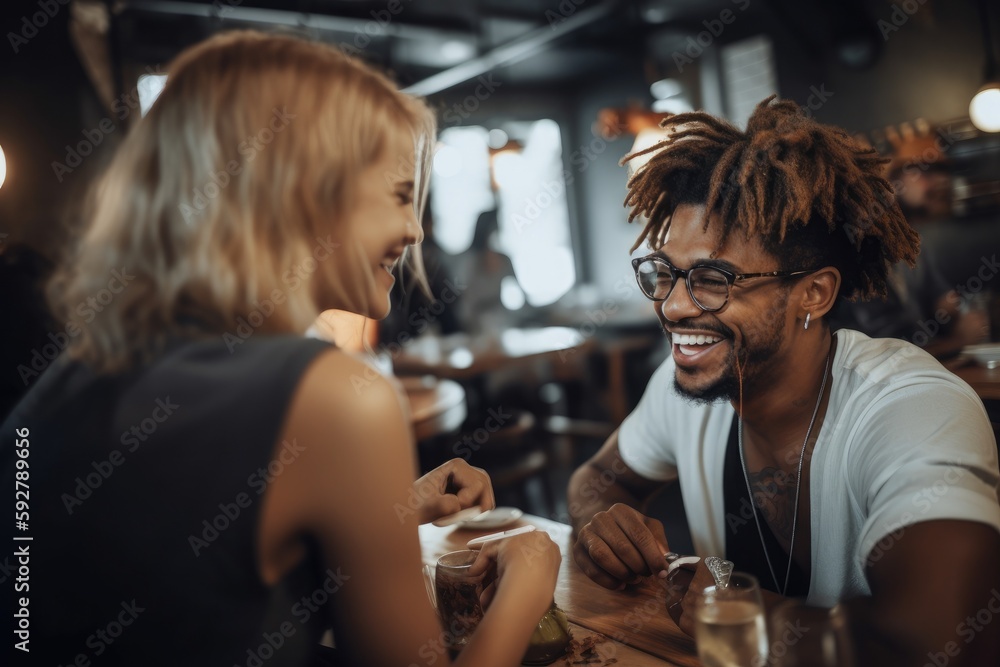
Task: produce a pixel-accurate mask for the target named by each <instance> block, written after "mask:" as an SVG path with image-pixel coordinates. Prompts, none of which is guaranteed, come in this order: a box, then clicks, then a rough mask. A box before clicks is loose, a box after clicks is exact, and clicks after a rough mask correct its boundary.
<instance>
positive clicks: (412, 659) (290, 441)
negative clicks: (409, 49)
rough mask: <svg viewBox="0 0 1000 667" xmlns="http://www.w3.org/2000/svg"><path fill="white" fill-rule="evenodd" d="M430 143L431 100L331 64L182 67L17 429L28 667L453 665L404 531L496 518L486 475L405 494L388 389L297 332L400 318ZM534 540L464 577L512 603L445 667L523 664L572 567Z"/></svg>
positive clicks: (81, 252) (109, 186) (191, 62)
mask: <svg viewBox="0 0 1000 667" xmlns="http://www.w3.org/2000/svg"><path fill="white" fill-rule="evenodd" d="M433 142H434V122H433V118H432V116H431V114H430V112H429V111H428V109H427V107H426V106H425V105H424V104H423V103H422V102H419V101H417V100H414V99H412V98H409V97H407V96H405V95H402V94H401V93H399V92H398V91H397V90H396V89H395V88H394V87H393V86H392V85H391V84H390V83H389V82H388V80H387V79H385V78H384V77H382V76H380V75H378V74H376V73H374V72H372V71H371V70H370V69H368V68H367V67H365V66H364V65H362V64H360V63H358V62H356V61H353V60H351V59H348V58H346V57H345V56H343V55H342V54H340V53H339V52H337V51H335V50H333V49H331V48H329V47H325V46H322V45H318V44H310V43H306V42H302V41H298V40H295V39H292V38H289V37H276V36H265V35H261V34H255V33H230V34H227V35H224V36H220V37H216V38H213V39H210V40H209V41H207V42H205V43H203V44H200V45H197V46H195V47H193V48H191V49H189V50H187V51H186V52H184V53H183V54H181V55H180V56H179V57H178V59H177V61H176V62H175V63H174V65H173V67H172V68H171V70H170V76H169V79H168V82H167V85H166V87H165V89H164V91H163V93H162V95H161V96H160V98H159V100H158V101H157V102H156V103H155V104H154V105H153V107H152V109H151V110H150V112H149V114H148V116H147V117H146V118H144V119H143V120H142V121H140V122H139V123H138V125H137V126H136V127H135V128H134V131H133V132H132V133H131V134H130V135H129V137H128V138H127V140H126V141H125V143H124V145H123V146H122V148H121V150H120V152H119V153H118V155H117V156H116V158H115V160H114V162H113V163H112V165H111V166H110V168H109V171H108V173H107V175H106V176H105V178H104V179H103V181H102V182H101V184H100V187H99V188H98V189H97V190H96V192H95V196H94V201H93V211H92V213H91V215H90V224H89V228H88V229H87V230H86V233H85V235H84V237H83V239H82V242H81V243H80V245H79V249H78V251H77V254H76V256H75V257H74V258H73V260H72V261H71V262H69V263H67V266H66V268H65V269H64V270H63V272H62V275H61V276H59V277H58V278H57V281H56V282H55V283H54V288H53V294H55V295H56V296H55V297H54V298H55V301H56V303H57V305H58V306H59V307H60V312H61V313H62V316H63V317H64V318H65V321H66V322H67V325H66V329H65V332H64V333H63V332H59V335H61V336H63V339H64V340H65V343H64V346H65V347H66V348H67V349H66V351H65V354H64V355H63V357H62V358H61V359H60V360H59V361H58V362H56V363H54V364H53V367H52V368H50V369H49V370H48V372H47V373H45V375H43V376H42V377H41V378H40V379H39V380H37V381H36V384H35V386H34V387H33V388H32V390H31V391H30V392H29V394H28V395H27V396H26V398H25V399H24V400H23V401H22V402H21V403H20V404H19V405H18V407H17V408H16V409H15V410H14V412H13V413H12V414H11V416H10V418H9V419H8V421H7V422H6V423H5V424H4V426H3V431H2V437H3V440H2V442H3V445H2V446H3V448H4V449H3V457H2V465H3V471H4V484H6V485H7V488H14V486H15V480H16V481H22V480H24V481H25V483H26V484H28V485H30V491H31V496H30V504H26V505H25V509H26V510H30V516H28V517H26V518H30V525H29V528H30V529H28V530H22V531H21V532H20V533H19V535H20V536H22V537H23V536H29V535H30V536H31V537H32V538H33V540H32V541H31V542H23V544H28V545H29V548H30V550H31V552H30V557H29V560H30V568H31V581H30V591H27V590H26V591H25V592H22V593H18V594H19V595H26V596H30V600H29V602H28V603H23V604H21V603H18V606H24V607H26V608H27V609H29V610H30V630H29V641H30V644H27V645H25V648H27V649H29V650H30V651H31V657H32V659H33V662H34V661H35V660H41V659H44V660H48V663H47V664H89V662H90V661H92V660H93V661H95V664H96V663H97V662H98V661H99V663H100V664H122V665H156V664H164V665H227V666H228V665H247V666H248V667H250V666H253V665H261V664H264V663H265V662H267V661H271V662H270V664H280V665H299V664H308V662H309V660H310V657H311V655H312V654H313V653H314V650H315V647H316V644H317V642H318V640H319V635H320V633H321V632H322V630H323V629H324V627H329V626H330V624H331V623H332V626H333V629H334V636H335V641H336V644H337V654H338V659H340V660H341V661H343V662H345V663H352V664H353V663H357V664H365V665H390V664H391V665H408V664H414V663H418V664H426V662H425V661H426V660H427V659H429V657H433V658H434V661H435V664H448V656H447V655H446V651H445V649H444V648H442V646H443V644H446V643H447V638H446V637H443V636H442V633H441V628H440V627H439V625H438V622H437V620H436V617H435V615H434V613H433V610H432V609H431V607H430V603H429V601H428V600H427V596H426V594H425V590H424V585H423V582H422V580H421V576H420V565H421V561H420V547H419V542H418V539H417V524H418V523H420V522H424V521H430V520H433V519H435V518H438V517H440V516H443V515H446V514H449V513H452V512H455V511H458V510H459V509H461V508H464V507H469V506H472V505H476V504H480V505H485V506H487V507H492V506H493V494H492V490H491V488H490V486H489V481H488V479H487V478H485V475H484V474H483V473H481V472H480V471H476V470H474V469H472V468H469V467H468V466H467V465H464V464H463V463H462V462H458V461H456V462H451V463H449V464H446V465H445V466H444V467H442V468H440V469H438V470H435V471H433V472H431V473H429V474H428V475H427V476H426V477H424V478H422V479H421V480H418V482H417V484H416V485H415V486H411V482H412V479H413V471H414V453H413V449H414V447H413V442H412V436H411V432H410V428H409V424H408V417H407V414H406V410H405V408H404V406H403V404H402V403H401V402H400V398H399V395H398V394H397V392H396V391H395V389H394V387H393V386H391V385H390V384H389V382H387V381H386V380H385V379H383V378H381V377H374V379H372V378H373V375H372V374H371V372H370V371H368V369H367V368H366V367H365V365H364V364H363V363H362V362H360V361H358V360H356V359H354V358H352V357H350V356H348V355H346V354H344V353H343V352H340V351H338V350H337V349H335V348H333V347H332V346H330V345H328V344H326V343H323V342H321V341H317V340H311V339H306V338H304V337H303V336H302V335H301V332H303V331H305V330H306V328H307V327H308V326H309V324H310V323H311V322H312V321H313V320H314V318H315V317H316V315H317V314H318V313H319V312H320V311H322V310H324V309H328V308H336V309H342V310H350V311H353V312H356V313H360V314H363V315H366V316H368V317H375V318H381V317H384V316H385V315H386V313H387V310H388V302H389V291H390V288H391V287H392V284H393V281H394V278H393V276H392V269H393V267H394V265H395V264H396V263H397V262H398V261H400V259H401V258H402V257H403V255H404V253H405V251H406V249H407V247H408V246H409V245H412V244H414V243H418V242H419V241H420V236H421V233H420V227H419V224H418V222H417V220H418V214H419V209H420V205H421V203H422V202H423V200H424V191H425V189H426V176H427V174H428V166H429V159H430V156H429V149H430V147H431V146H432V145H433ZM12 444H13V446H12ZM524 537H525V538H526V539H521V540H508V541H505V542H501V543H500V545H499V546H496V547H493V548H489V549H486V550H484V553H483V554H482V555H481V556H480V558H479V560H478V561H477V562H476V565H475V566H474V567H475V569H476V570H480V571H485V570H486V569H487V568H488V567H490V566H491V565H492V564H493V563H495V564H496V566H497V575H498V580H497V586H496V589H495V592H494V594H493V599H492V602H491V604H490V607H489V609H488V611H487V613H486V615H485V618H484V619H483V621H482V623H481V626H480V631H478V632H477V633H476V636H475V638H474V640H473V641H472V642H471V643H470V644H469V646H468V647H467V648H466V649H465V650H464V651H463V652H462V654H461V655H460V656H459V658H458V660H457V661H456V663H455V664H468V665H473V664H474V665H494V664H495V665H500V664H508V665H513V664H517V663H518V662H519V661H520V657H521V655H522V654H523V651H524V649H525V648H526V647H527V643H528V640H529V637H530V635H531V632H532V630H533V627H534V625H535V624H536V623H537V621H538V619H539V618H540V617H541V616H542V615H543V614H544V612H545V611H546V610H547V609H548V606H549V604H550V602H551V599H552V591H553V588H554V586H555V577H556V572H557V570H558V564H559V560H560V558H559V552H558V548H557V547H556V546H555V545H554V544H553V543H552V542H551V540H549V539H548V538H547V536H544V535H542V536H541V537H539V536H538V535H535V536H524ZM532 537H534V539H528V538H532ZM8 543H9V544H16V545H20V544H22V542H8ZM22 602H23V601H22ZM8 618H11V616H8ZM15 623H20V621H17V620H16V619H15ZM15 629H17V626H15ZM442 640H444V641H442ZM38 664H41V662H40V661H39V662H38Z"/></svg>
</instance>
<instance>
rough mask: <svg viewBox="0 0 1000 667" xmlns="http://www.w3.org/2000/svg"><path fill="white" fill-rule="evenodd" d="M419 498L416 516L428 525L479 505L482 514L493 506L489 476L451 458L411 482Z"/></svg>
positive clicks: (478, 469)
mask: <svg viewBox="0 0 1000 667" xmlns="http://www.w3.org/2000/svg"><path fill="white" fill-rule="evenodd" d="M413 491H414V493H416V497H417V498H419V499H420V507H419V508H418V509H417V516H418V518H419V520H420V523H430V522H431V521H436V520H438V519H440V518H442V517H445V516H448V515H450V514H454V513H455V512H458V511H461V510H463V509H466V508H469V507H473V506H475V505H479V506H480V507H482V508H483V511H484V512H485V511H486V510H491V509H493V508H494V507H496V500H495V499H494V498H493V485H492V484H491V483H490V476H489V475H487V474H486V471H485V470H483V469H481V468H473V467H472V466H470V465H469V464H468V463H467V462H466V461H464V460H463V459H452V460H450V461H448V462H447V463H444V464H442V465H440V466H438V467H437V468H435V469H434V470H431V471H430V472H429V473H427V474H426V475H424V476H423V477H421V478H420V479H418V480H417V481H416V482H414V483H413Z"/></svg>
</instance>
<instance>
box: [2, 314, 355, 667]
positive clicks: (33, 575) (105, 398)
mask: <svg viewBox="0 0 1000 667" xmlns="http://www.w3.org/2000/svg"><path fill="white" fill-rule="evenodd" d="M327 349H329V344H328V343H325V342H322V341H318V340H312V339H306V338H302V337H300V336H265V335H264V334H261V333H258V334H256V335H255V336H253V337H252V338H250V339H248V340H246V341H244V342H242V343H240V344H235V345H233V349H232V351H230V349H229V348H228V347H227V346H226V343H225V342H223V340H222V339H221V338H220V337H213V338H207V339H199V340H187V341H176V342H175V343H173V344H172V345H170V346H168V348H167V351H166V352H165V353H163V354H161V355H159V356H158V358H157V359H156V360H155V361H154V362H152V363H151V364H148V365H146V366H144V367H142V368H138V369H135V370H133V371H130V372H128V373H125V374H122V375H116V376H95V375H94V374H92V373H91V372H89V371H88V370H87V369H86V368H85V367H83V366H82V365H81V364H79V363H66V362H65V361H63V360H59V361H57V362H56V363H54V364H53V367H52V368H50V369H49V370H48V371H47V372H46V373H44V374H43V375H42V377H40V378H39V379H38V380H37V384H36V385H35V387H33V388H32V390H31V391H30V392H29V393H28V395H27V396H26V397H25V398H24V399H23V400H22V401H21V403H20V404H18V406H17V407H16V408H15V409H14V411H13V412H12V413H11V415H10V416H9V418H8V419H7V421H6V422H4V424H3V426H2V428H0V438H2V439H0V471H2V475H0V480H2V481H0V486H2V488H3V489H4V494H3V502H4V504H3V507H4V512H5V514H6V515H7V519H6V520H5V521H4V524H5V525H6V526H8V528H7V530H6V531H5V535H7V536H8V537H7V539H6V540H5V542H6V543H5V545H4V546H3V551H0V558H3V557H9V558H10V560H9V561H3V562H0V581H2V580H3V579H4V578H6V579H7V581H6V582H3V584H2V588H3V589H5V590H3V597H4V598H5V599H6V601H7V603H8V605H9V606H10V607H11V609H10V613H4V621H3V623H2V627H3V630H4V632H3V635H4V637H5V642H4V643H5V644H6V646H5V647H4V651H5V652H6V651H8V650H9V647H10V645H11V644H12V643H14V642H17V641H19V639H18V638H17V636H16V635H14V634H13V630H14V629H15V627H13V626H12V625H13V623H16V622H18V621H16V620H13V621H12V618H13V617H12V615H13V613H15V612H16V611H17V608H18V607H19V606H20V601H19V598H21V597H27V598H28V610H29V614H30V617H29V618H30V620H29V631H30V643H29V644H28V647H29V648H30V651H31V653H30V660H29V661H23V662H17V663H15V664H52V665H57V664H65V665H69V664H73V663H74V661H75V660H79V657H78V656H81V655H82V656H85V657H86V659H87V660H89V661H91V663H92V664H95V665H97V664H99V665H128V666H130V667H132V666H139V665H143V666H146V665H170V666H172V667H173V666H178V665H185V666H189V665H194V666H200V665H206V666H207V665H212V666H220V667H232V666H233V665H259V664H267V665H304V664H309V662H310V660H311V659H312V656H313V653H314V652H315V650H316V645H317V642H318V641H319V638H320V635H321V633H322V630H323V629H324V628H325V627H329V619H330V615H329V613H328V610H327V609H323V608H322V604H323V602H325V600H326V599H327V598H328V597H329V592H330V591H332V590H335V588H336V587H337V586H339V585H340V577H339V574H338V573H337V572H335V571H334V572H330V571H328V570H327V568H326V567H325V566H323V564H322V561H321V559H320V554H319V552H318V549H317V548H316V547H315V545H311V547H310V553H309V556H308V557H307V558H306V561H305V562H304V563H303V564H302V565H301V566H300V567H298V568H296V569H295V571H293V572H292V573H291V574H289V575H288V576H287V577H286V578H285V580H284V581H282V582H280V583H279V584H278V585H276V586H274V587H268V586H265V585H264V584H263V583H262V582H261V580H260V577H259V574H258V569H257V544H256V536H257V526H258V523H259V513H260V511H261V505H262V502H263V498H264V495H263V494H264V492H265V490H266V489H267V484H268V482H269V480H270V479H272V478H273V477H274V476H275V475H280V474H281V471H282V469H283V468H284V467H285V466H288V465H295V458H296V457H297V456H298V454H299V452H300V451H301V450H300V449H299V448H298V446H297V443H295V442H294V441H293V442H286V443H284V444H283V445H282V446H281V448H280V450H279V453H278V454H275V446H276V443H277V440H278V438H279V437H280V434H281V430H282V425H283V422H284V419H285V414H286V412H287V409H288V406H289V402H290V400H291V397H292V394H293V392H294V390H295V388H296V386H297V385H298V383H299V381H300V379H301V377H302V375H303V373H304V371H305V370H306V367H307V366H308V365H309V364H310V363H311V362H312V361H313V360H314V359H315V358H316V357H317V356H318V355H319V354H320V353H322V352H323V351H325V350H327ZM24 428H27V429H29V433H28V437H27V441H28V443H29V444H28V446H27V447H28V449H29V454H28V458H27V461H28V462H29V467H28V468H27V470H28V472H29V473H30V474H29V475H28V479H27V480H26V482H25V483H26V484H27V485H28V486H29V492H30V498H29V500H28V503H29V515H30V518H29V519H28V529H27V530H18V527H17V525H16V524H15V521H14V516H13V511H12V510H13V509H14V508H13V507H12V504H13V502H12V499H13V497H14V489H15V481H16V479H15V474H16V473H17V472H18V468H17V464H16V462H17V461H18V460H19V457H18V450H19V449H24V447H23V446H21V447H18V446H17V443H16V441H17V440H20V438H18V437H17V436H16V434H15V430H16V429H24ZM22 433H23V431H22ZM22 468H23V464H22ZM21 477H22V478H23V477H24V475H23V474H22V475H21ZM22 488H23V487H22ZM15 536H17V537H28V536H30V537H31V538H32V540H31V541H26V540H22V541H14V540H13V539H12V538H13V537H15ZM8 545H13V546H8ZM23 548H27V549H28V553H29V554H30V555H29V557H28V568H29V572H30V574H29V581H27V582H25V583H26V584H27V587H26V588H24V589H23V590H21V589H18V590H16V591H15V590H12V586H11V584H12V581H11V580H12V579H14V578H15V577H16V570H17V568H18V567H19V565H18V556H17V555H14V554H17V553H18V550H21V549H23ZM10 565H13V570H14V573H13V574H11V570H10V569H9V566H10ZM15 583H16V582H15ZM304 601H308V602H309V604H305V603H304ZM317 610H318V611H317ZM12 637H14V640H13V641H12V639H11V638H12ZM15 653H18V652H16V651H15ZM20 655H21V657H22V658H25V657H28V656H26V655H24V654H20ZM81 663H82V660H81Z"/></svg>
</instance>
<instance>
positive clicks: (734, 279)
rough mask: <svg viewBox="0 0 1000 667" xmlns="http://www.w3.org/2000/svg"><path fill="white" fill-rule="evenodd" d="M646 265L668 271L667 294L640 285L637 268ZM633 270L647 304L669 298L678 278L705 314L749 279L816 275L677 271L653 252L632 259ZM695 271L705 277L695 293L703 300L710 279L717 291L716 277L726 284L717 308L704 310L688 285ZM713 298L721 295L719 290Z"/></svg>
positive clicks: (704, 269)
mask: <svg viewBox="0 0 1000 667" xmlns="http://www.w3.org/2000/svg"><path fill="white" fill-rule="evenodd" d="M647 262H652V263H654V264H659V265H662V266H664V267H666V269H667V270H668V271H669V272H670V289H668V290H667V293H666V294H664V295H663V296H662V297H661V296H656V293H655V292H652V293H650V292H649V291H647V285H644V284H643V280H642V272H641V271H640V270H639V267H640V266H642V265H643V264H645V263H647ZM632 269H633V270H634V271H635V282H636V284H637V285H639V290H640V291H641V292H642V294H643V296H645V297H646V298H647V299H649V300H650V301H666V300H667V299H668V298H670V295H671V294H672V293H673V291H674V287H675V286H676V285H677V279H678V278H683V279H684V283H685V284H686V285H687V290H688V295H689V296H690V297H691V301H693V302H694V304H695V305H696V306H698V308H700V309H701V310H702V311H704V312H706V313H714V312H716V311H719V310H722V309H723V308H725V307H726V304H727V303H729V295H730V294H731V293H732V290H731V288H732V286H733V285H734V284H736V283H738V282H740V281H743V280H749V279H750V278H791V277H792V276H803V275H806V274H807V273H815V272H816V269H809V270H806V271H767V272H764V273H733V272H732V271H727V270H726V269H722V268H719V267H717V266H708V265H704V264H698V265H696V266H692V267H691V268H690V269H678V268H677V267H676V266H674V265H673V264H671V263H670V262H668V261H667V258H666V257H664V256H663V255H662V254H660V253H653V254H651V255H646V256H645V257H636V258H635V259H633V260H632ZM698 272H705V273H703V274H701V275H702V277H704V278H707V279H708V280H706V282H705V284H699V286H698V288H697V289H698V291H701V292H703V294H702V298H703V299H704V298H705V291H706V289H707V288H706V287H705V285H711V284H712V281H711V278H716V280H715V283H716V284H717V288H721V284H720V283H719V281H718V278H717V276H721V277H722V278H723V279H724V281H725V295H724V297H723V300H722V303H721V304H719V305H718V306H714V307H707V306H705V305H704V304H703V303H702V301H701V300H700V299H699V298H698V296H697V295H696V293H695V291H696V288H695V286H693V285H692V284H691V274H692V273H694V274H695V275H696V276H698V275H699V273H698ZM715 296H722V293H721V291H720V292H719V293H717V294H716V295H715Z"/></svg>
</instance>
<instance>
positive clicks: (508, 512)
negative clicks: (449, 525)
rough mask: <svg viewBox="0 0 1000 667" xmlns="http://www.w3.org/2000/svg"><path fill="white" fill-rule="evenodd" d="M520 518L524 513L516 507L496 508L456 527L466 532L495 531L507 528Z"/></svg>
mask: <svg viewBox="0 0 1000 667" xmlns="http://www.w3.org/2000/svg"><path fill="white" fill-rule="evenodd" d="M522 516H524V512H522V511H521V510H519V509H517V508H516V507H497V508H496V509H492V510H490V511H488V512H483V513H482V514H480V515H479V516H478V517H476V518H474V519H469V520H467V521H463V522H461V523H460V524H458V527H459V528H465V529H467V530H480V529H481V530H495V529H497V528H503V527H504V526H509V525H510V524H512V523H514V522H516V521H517V520H518V519H520V518H521V517H522Z"/></svg>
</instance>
